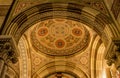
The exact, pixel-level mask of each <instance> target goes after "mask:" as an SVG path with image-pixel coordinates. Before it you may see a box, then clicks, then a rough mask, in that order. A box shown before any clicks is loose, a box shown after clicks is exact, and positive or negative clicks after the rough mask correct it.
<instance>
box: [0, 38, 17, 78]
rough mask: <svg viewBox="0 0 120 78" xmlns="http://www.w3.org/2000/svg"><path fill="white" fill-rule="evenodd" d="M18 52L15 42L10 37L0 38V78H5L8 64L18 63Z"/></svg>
mask: <svg viewBox="0 0 120 78" xmlns="http://www.w3.org/2000/svg"><path fill="white" fill-rule="evenodd" d="M17 56H18V54H17V50H16V47H15V42H14V40H13V38H12V37H10V36H0V78H5V72H7V71H6V70H7V63H8V62H12V63H16V62H17V61H18V59H17Z"/></svg>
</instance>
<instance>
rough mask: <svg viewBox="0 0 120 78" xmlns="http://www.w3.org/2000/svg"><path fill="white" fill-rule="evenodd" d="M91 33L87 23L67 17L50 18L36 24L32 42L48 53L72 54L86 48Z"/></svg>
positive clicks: (41, 50) (37, 47) (35, 46)
mask: <svg viewBox="0 0 120 78" xmlns="http://www.w3.org/2000/svg"><path fill="white" fill-rule="evenodd" d="M89 41H90V34H89V32H88V30H87V29H86V27H85V25H84V24H82V23H80V22H76V21H72V20H67V19H57V18H56V19H49V20H45V21H41V22H39V23H37V24H35V25H34V28H33V29H32V32H31V43H32V44H33V47H34V48H35V49H36V50H39V51H40V52H42V53H45V54H48V55H56V56H60V55H64V56H65V55H71V54H74V53H76V52H80V51H81V50H83V49H85V48H86V47H87V45H88V43H89Z"/></svg>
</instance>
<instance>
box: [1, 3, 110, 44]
mask: <svg viewBox="0 0 120 78" xmlns="http://www.w3.org/2000/svg"><path fill="white" fill-rule="evenodd" d="M88 10H90V11H91V10H93V12H95V13H92V12H90V11H88ZM53 18H66V19H70V20H74V21H78V22H82V23H84V24H86V25H87V26H89V27H90V28H92V29H93V30H94V31H96V32H97V33H98V34H99V35H100V36H102V37H101V38H102V40H103V42H106V41H108V39H107V35H106V34H105V33H106V32H105V31H103V30H104V28H105V26H106V24H109V25H110V24H111V20H109V18H108V17H107V16H106V15H104V14H102V13H100V12H98V11H96V10H94V9H91V8H87V7H84V6H81V5H78V4H75V3H56V4H52V3H45V4H39V5H36V6H33V7H31V8H29V9H27V10H25V11H23V12H21V13H20V14H18V15H17V16H15V17H14V18H13V20H12V21H11V22H10V23H9V24H8V25H6V26H8V27H5V28H7V29H3V34H9V35H13V36H14V37H15V38H16V41H17V42H18V41H19V39H20V37H21V36H22V34H23V33H24V32H25V31H26V30H27V29H28V28H29V27H31V26H32V25H34V24H35V23H37V22H40V21H43V20H46V19H53Z"/></svg>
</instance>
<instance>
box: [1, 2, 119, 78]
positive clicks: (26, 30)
mask: <svg viewBox="0 0 120 78" xmlns="http://www.w3.org/2000/svg"><path fill="white" fill-rule="evenodd" d="M104 1H105V0H36V1H35V0H16V1H14V3H13V4H12V3H11V5H12V6H13V7H11V9H10V14H8V16H7V17H8V19H7V18H6V21H5V23H6V24H5V25H3V30H2V34H6V35H12V36H13V37H15V40H16V42H17V44H18V49H19V54H20V56H19V62H18V63H16V64H14V65H13V64H11V63H9V65H10V67H11V68H12V69H13V70H15V72H17V74H18V75H20V78H107V77H105V76H106V75H103V73H104V72H106V70H105V66H106V64H105V63H104V62H105V59H103V58H104V54H105V51H106V48H107V46H108V45H109V44H110V43H109V42H110V40H111V38H113V37H114V36H119V32H117V25H114V24H116V22H114V20H113V19H112V16H111V15H110V13H109V12H108V8H107V7H106V5H105V2H104ZM117 1H118V0H116V2H115V3H114V6H115V5H116V4H118V3H117ZM116 9H118V11H116V12H114V13H115V15H116V13H117V15H116V18H117V17H118V13H119V9H120V8H114V7H112V11H115V10H116ZM114 13H113V16H114ZM4 26H5V27H4ZM117 33H118V34H117ZM103 68H104V70H103ZM7 71H8V74H9V73H10V72H12V70H11V69H10V68H8V70H7ZM10 74H11V77H12V75H14V73H10Z"/></svg>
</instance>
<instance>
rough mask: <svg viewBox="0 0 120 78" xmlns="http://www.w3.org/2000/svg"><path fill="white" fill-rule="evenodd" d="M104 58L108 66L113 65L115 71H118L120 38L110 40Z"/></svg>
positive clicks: (119, 64) (119, 67) (119, 66)
mask: <svg viewBox="0 0 120 78" xmlns="http://www.w3.org/2000/svg"><path fill="white" fill-rule="evenodd" d="M105 58H106V60H107V64H108V65H109V66H111V65H112V64H113V63H114V64H115V67H116V69H117V70H119V69H120V38H114V39H113V40H112V42H111V44H110V46H109V48H108V50H107V55H106V57H105Z"/></svg>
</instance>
